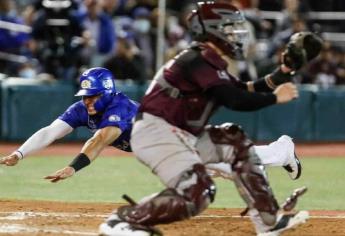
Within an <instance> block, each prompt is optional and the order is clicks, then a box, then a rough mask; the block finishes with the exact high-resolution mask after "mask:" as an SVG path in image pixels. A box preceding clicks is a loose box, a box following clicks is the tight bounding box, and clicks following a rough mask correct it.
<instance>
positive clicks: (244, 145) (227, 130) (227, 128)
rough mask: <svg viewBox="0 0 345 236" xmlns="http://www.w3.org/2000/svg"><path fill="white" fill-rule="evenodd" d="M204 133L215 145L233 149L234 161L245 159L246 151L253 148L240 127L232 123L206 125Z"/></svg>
mask: <svg viewBox="0 0 345 236" xmlns="http://www.w3.org/2000/svg"><path fill="white" fill-rule="evenodd" d="M206 131H207V132H208V133H209V135H210V138H211V140H212V142H213V143H215V144H228V145H231V146H233V147H234V154H235V157H236V159H245V158H247V156H248V155H247V152H248V149H249V148H250V147H251V146H253V145H254V144H253V142H252V141H251V140H250V139H248V138H247V135H246V134H245V132H244V131H243V129H242V127H241V126H239V125H237V124H233V123H224V124H222V125H220V126H219V125H216V126H212V125H208V126H206Z"/></svg>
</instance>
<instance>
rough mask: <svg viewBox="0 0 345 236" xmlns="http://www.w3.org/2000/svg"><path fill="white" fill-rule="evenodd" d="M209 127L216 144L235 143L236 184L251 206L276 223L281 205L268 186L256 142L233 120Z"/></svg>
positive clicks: (264, 218)
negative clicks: (256, 149) (256, 151)
mask: <svg viewBox="0 0 345 236" xmlns="http://www.w3.org/2000/svg"><path fill="white" fill-rule="evenodd" d="M207 131H208V132H209V134H210V137H211V139H212V141H213V142H214V143H216V144H229V145H233V146H234V155H235V159H234V161H233V163H232V164H231V165H232V170H233V177H234V181H235V184H236V187H237V189H238V191H239V193H240V195H241V197H242V198H243V200H244V201H245V202H246V203H247V205H248V207H249V208H255V209H257V211H258V212H259V215H260V217H261V218H262V221H263V222H264V223H265V224H266V225H274V224H275V222H276V214H277V211H278V210H279V205H278V203H277V201H276V199H275V198H274V196H273V192H272V190H271V188H270V186H269V183H268V180H267V177H266V174H265V172H264V166H263V165H262V164H261V162H260V159H259V158H258V156H257V155H256V153H255V150H254V147H253V142H252V141H251V140H250V139H248V138H247V136H246V134H245V133H244V131H243V130H242V128H241V127H240V126H238V125H235V124H232V123H225V124H223V125H221V126H208V127H207Z"/></svg>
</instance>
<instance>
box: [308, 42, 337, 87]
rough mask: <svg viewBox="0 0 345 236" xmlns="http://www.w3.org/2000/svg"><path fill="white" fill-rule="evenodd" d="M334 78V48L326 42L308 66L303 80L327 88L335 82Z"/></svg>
mask: <svg viewBox="0 0 345 236" xmlns="http://www.w3.org/2000/svg"><path fill="white" fill-rule="evenodd" d="M336 79H337V63H336V62H335V61H334V50H332V48H331V45H330V44H329V42H328V43H326V44H325V46H324V47H323V49H322V51H321V53H320V56H319V57H318V58H316V59H315V60H314V61H313V62H311V64H310V65H309V66H308V69H307V73H306V75H305V78H304V81H303V82H304V83H314V84H317V85H319V86H320V87H321V88H329V87H332V86H334V85H335V84H336Z"/></svg>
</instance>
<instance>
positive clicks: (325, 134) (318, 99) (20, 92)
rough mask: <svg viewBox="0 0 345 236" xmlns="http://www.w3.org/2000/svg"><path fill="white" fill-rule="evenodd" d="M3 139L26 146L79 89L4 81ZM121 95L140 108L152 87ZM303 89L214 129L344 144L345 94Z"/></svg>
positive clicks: (218, 120)
mask: <svg viewBox="0 0 345 236" xmlns="http://www.w3.org/2000/svg"><path fill="white" fill-rule="evenodd" d="M0 86H1V90H0V104H1V117H0V138H1V139H2V140H11V141H12V140H13V141H15V140H18V141H19V140H25V139H27V138H28V137H29V136H30V135H31V134H32V133H34V132H35V131H37V130H38V129H40V128H42V127H44V126H46V125H48V124H50V123H51V122H52V121H53V120H54V119H56V118H57V117H58V116H59V115H60V114H61V113H62V112H64V111H65V110H66V108H67V107H69V106H70V105H71V104H72V103H74V102H75V101H77V100H78V99H79V98H75V97H74V96H73V95H74V93H75V87H74V86H73V85H68V84H59V83H57V84H51V85H46V84H39V85H37V84H35V85H33V84H30V85H27V84H26V85H23V84H22V85H18V84H14V85H13V84H12V85H11V84H9V83H7V81H6V82H5V81H3V82H2V83H1V81H0ZM116 86H117V90H118V91H122V92H123V93H125V94H126V95H128V96H129V97H130V98H132V99H133V100H135V101H138V102H140V100H141V97H142V96H143V94H144V93H145V91H146V89H147V87H148V83H146V84H143V85H138V84H135V83H132V82H124V81H117V83H116ZM315 88H316V87H315V86H311V87H310V86H301V88H300V97H299V98H298V99H297V100H295V101H293V102H290V103H288V104H284V105H276V106H272V107H269V108H266V109H263V110H260V111H256V112H235V111H230V110H228V109H226V108H221V109H219V111H218V112H217V113H215V114H214V115H213V116H212V117H211V120H210V123H211V124H222V123H224V122H232V123H237V124H239V125H241V126H242V127H243V128H244V130H245V131H246V133H247V134H248V135H249V137H250V138H251V139H253V140H259V141H271V140H275V139H276V138H278V137H279V136H280V135H282V134H288V135H290V136H292V137H293V138H294V139H295V140H298V141H328V140H330V141H332V140H333V141H345V123H344V122H343V117H345V89H344V88H340V87H337V88H336V89H329V90H317V89H315ZM91 136H92V133H90V132H89V131H88V130H87V129H86V128H78V129H76V130H75V131H74V132H73V133H72V134H71V135H69V136H68V137H67V138H65V140H87V139H88V138H90V137H91Z"/></svg>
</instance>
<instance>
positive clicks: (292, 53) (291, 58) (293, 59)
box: [283, 32, 323, 71]
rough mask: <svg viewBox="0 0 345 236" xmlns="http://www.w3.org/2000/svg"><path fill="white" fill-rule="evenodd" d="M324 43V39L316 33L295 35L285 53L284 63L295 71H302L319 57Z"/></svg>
mask: <svg viewBox="0 0 345 236" xmlns="http://www.w3.org/2000/svg"><path fill="white" fill-rule="evenodd" d="M322 43H323V42H322V39H321V38H320V37H319V36H317V35H316V34H314V33H311V32H299V33H295V34H294V35H292V36H291V38H290V41H289V43H288V44H287V47H286V49H285V51H284V52H283V63H284V64H285V65H286V66H287V67H289V68H291V69H292V70H294V71H296V70H299V69H301V68H302V67H303V66H304V65H306V64H307V63H308V62H309V61H311V60H312V59H314V58H315V57H317V56H318V55H319V53H320V51H321V49H322Z"/></svg>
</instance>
